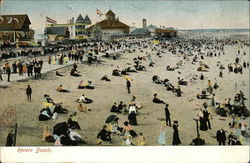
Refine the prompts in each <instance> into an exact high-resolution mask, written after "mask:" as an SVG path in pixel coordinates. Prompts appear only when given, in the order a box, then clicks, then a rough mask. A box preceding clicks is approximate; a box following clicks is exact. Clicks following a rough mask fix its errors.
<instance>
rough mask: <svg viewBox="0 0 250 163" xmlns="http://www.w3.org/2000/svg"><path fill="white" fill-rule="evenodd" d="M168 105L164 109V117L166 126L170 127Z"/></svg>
mask: <svg viewBox="0 0 250 163" xmlns="http://www.w3.org/2000/svg"><path fill="white" fill-rule="evenodd" d="M168 106H169V105H168V104H166V107H165V116H166V124H167V125H168V126H171V119H170V113H169V110H168Z"/></svg>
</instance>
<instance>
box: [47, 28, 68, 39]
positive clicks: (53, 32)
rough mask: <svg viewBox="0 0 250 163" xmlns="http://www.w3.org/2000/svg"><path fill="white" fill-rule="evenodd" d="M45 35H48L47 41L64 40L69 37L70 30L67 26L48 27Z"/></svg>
mask: <svg viewBox="0 0 250 163" xmlns="http://www.w3.org/2000/svg"><path fill="white" fill-rule="evenodd" d="M44 35H46V36H47V41H49V42H53V41H62V40H65V39H69V37H70V32H69V28H68V27H67V26H58V27H46V28H45V30H44Z"/></svg>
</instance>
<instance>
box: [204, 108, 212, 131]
mask: <svg viewBox="0 0 250 163" xmlns="http://www.w3.org/2000/svg"><path fill="white" fill-rule="evenodd" d="M209 115H210V113H209V112H208V111H207V105H206V104H205V105H204V110H203V116H204V119H205V121H206V123H207V125H208V128H209V129H212V128H211V124H210V121H209Z"/></svg>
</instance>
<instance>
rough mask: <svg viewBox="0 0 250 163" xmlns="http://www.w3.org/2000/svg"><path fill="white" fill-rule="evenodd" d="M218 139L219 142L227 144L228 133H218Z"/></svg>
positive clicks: (221, 131) (222, 131)
mask: <svg viewBox="0 0 250 163" xmlns="http://www.w3.org/2000/svg"><path fill="white" fill-rule="evenodd" d="M216 139H217V141H218V142H225V141H226V133H225V131H224V130H218V131H217V133H216Z"/></svg>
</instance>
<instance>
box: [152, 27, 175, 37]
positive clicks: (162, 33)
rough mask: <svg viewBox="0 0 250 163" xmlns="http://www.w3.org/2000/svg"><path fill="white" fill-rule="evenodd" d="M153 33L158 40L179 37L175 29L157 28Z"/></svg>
mask: <svg viewBox="0 0 250 163" xmlns="http://www.w3.org/2000/svg"><path fill="white" fill-rule="evenodd" d="M153 33H154V36H155V37H158V38H172V37H176V36H177V31H176V30H175V29H174V28H156V29H155V31H154V32H153Z"/></svg>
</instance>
